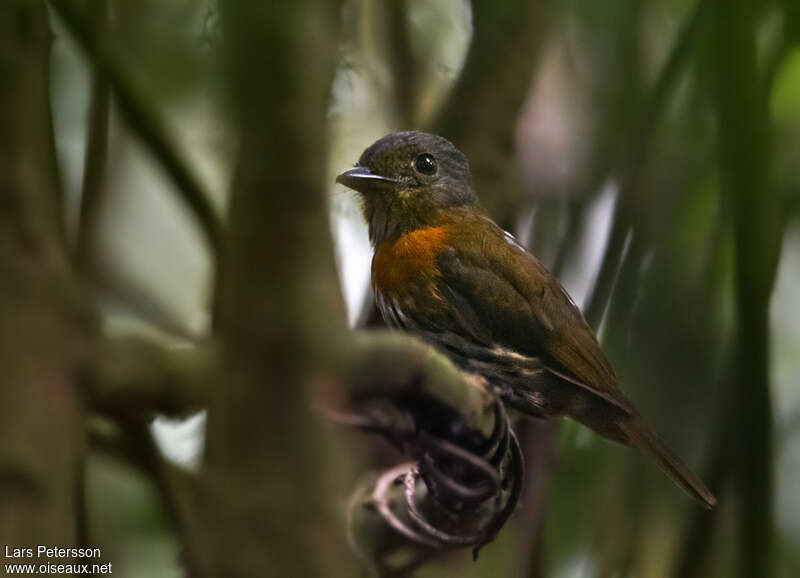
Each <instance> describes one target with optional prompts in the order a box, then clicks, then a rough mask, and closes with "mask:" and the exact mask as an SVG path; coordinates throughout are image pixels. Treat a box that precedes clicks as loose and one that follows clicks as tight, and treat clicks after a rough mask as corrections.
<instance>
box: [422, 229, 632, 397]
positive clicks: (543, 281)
mask: <svg viewBox="0 0 800 578" xmlns="http://www.w3.org/2000/svg"><path fill="white" fill-rule="evenodd" d="M458 231H464V232H465V234H460V233H459V232H456V233H455V234H454V236H453V238H452V240H451V243H450V244H449V245H448V247H446V248H445V250H443V251H442V252H441V253H440V255H439V262H438V265H439V272H440V275H439V279H438V284H439V292H440V293H441V294H442V295H443V296H445V298H446V301H447V302H448V303H450V304H451V306H452V307H454V308H456V309H458V310H459V314H452V315H450V316H448V319H449V320H450V324H451V325H452V324H460V323H461V322H465V323H464V326H462V327H455V326H450V327H447V330H449V331H452V332H454V333H457V334H460V335H462V336H465V337H466V336H469V335H471V334H479V335H481V336H483V339H484V340H485V341H490V342H491V345H494V346H498V347H503V348H507V349H510V350H512V351H515V352H518V353H520V354H523V355H528V356H536V357H540V358H542V359H543V360H544V362H545V363H546V364H547V367H548V369H549V370H550V371H551V372H553V373H555V374H557V375H558V376H559V377H561V378H563V379H566V380H567V381H570V382H572V383H574V384H575V385H578V386H580V387H582V388H584V389H587V390H589V391H591V392H592V393H594V394H596V395H599V396H601V397H603V398H605V399H607V400H608V401H610V402H612V403H613V404H614V405H616V406H617V407H619V408H620V409H623V410H625V411H626V412H627V411H630V409H631V408H630V404H629V402H628V401H627V399H626V398H625V395H624V394H623V393H622V392H621V391H620V390H619V388H618V385H617V378H616V375H615V373H614V370H613V369H612V367H611V365H610V363H609V362H608V360H607V359H606V357H605V355H604V354H603V352H602V350H601V349H600V345H599V343H598V342H597V339H596V338H595V335H594V333H593V331H592V329H591V328H590V327H589V325H588V324H587V323H586V321H585V320H584V318H583V315H582V314H581V312H580V310H579V309H578V308H577V307H576V306H575V304H574V303H573V302H572V300H571V299H570V297H569V295H567V293H566V291H564V289H563V288H562V287H561V284H560V283H559V282H558V280H557V279H556V278H555V277H554V276H553V275H552V274H551V273H550V272H549V271H547V269H545V267H544V266H543V265H542V264H541V263H540V262H539V261H538V260H537V259H536V258H535V257H534V256H533V255H531V254H530V253H528V252H527V251H526V250H525V249H524V248H522V247H521V246H520V245H519V244H518V243H517V242H516V241H515V240H514V239H513V237H511V236H510V235H509V234H508V233H506V232H505V231H503V230H502V229H500V228H499V227H497V225H495V224H494V223H493V222H491V221H489V220H488V219H485V218H483V217H476V218H475V221H473V222H471V223H467V224H465V225H464V226H462V227H459V228H458ZM467 233H468V234H467ZM476 233H477V234H476ZM442 321H444V319H443V320H442ZM439 324H440V325H441V322H440V323H439Z"/></svg>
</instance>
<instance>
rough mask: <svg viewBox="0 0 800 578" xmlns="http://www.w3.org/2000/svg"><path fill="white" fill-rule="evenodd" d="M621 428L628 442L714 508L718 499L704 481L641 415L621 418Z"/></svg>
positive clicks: (675, 480)
mask: <svg viewBox="0 0 800 578" xmlns="http://www.w3.org/2000/svg"><path fill="white" fill-rule="evenodd" d="M618 425H619V427H620V429H621V430H622V431H623V432H625V434H627V436H628V440H627V441H628V443H629V444H631V445H632V446H635V447H638V448H639V449H640V450H642V451H643V452H645V453H646V454H648V455H650V456H652V457H653V458H654V459H655V460H656V462H657V463H658V466H659V467H660V468H661V470H662V471H663V472H664V473H665V474H667V476H669V477H670V478H671V479H672V481H674V482H675V483H676V484H677V485H678V486H679V487H680V488H681V489H682V490H683V491H684V492H686V493H687V494H688V495H689V496H690V497H692V498H694V499H696V500H697V501H699V502H700V503H701V504H703V506H705V507H706V508H707V509H711V508H713V507H714V506H715V505H716V503H717V499H716V498H715V497H714V495H713V494H712V493H711V492H710V491H709V490H708V488H707V487H706V486H705V484H704V483H703V481H702V480H701V479H700V478H699V477H697V475H696V474H695V473H694V472H693V471H692V470H690V469H689V467H688V466H687V465H686V464H684V463H683V461H682V460H681V459H680V458H679V457H678V456H676V455H675V454H674V453H673V452H672V450H670V449H669V448H668V447H667V445H666V444H665V443H664V442H663V441H661V438H659V437H658V435H657V434H656V433H655V432H654V431H653V430H651V429H650V427H649V426H648V425H647V424H646V423H644V421H643V420H642V419H641V418H640V417H638V416H637V417H633V418H631V419H628V420H621V423H619V424H618Z"/></svg>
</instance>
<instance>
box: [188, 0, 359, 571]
mask: <svg viewBox="0 0 800 578" xmlns="http://www.w3.org/2000/svg"><path fill="white" fill-rule="evenodd" d="M336 8H337V3H336V2H329V1H325V0H300V1H294V2H287V3H281V4H278V3H262V2H247V3H245V2H238V1H235V0H232V1H230V2H223V3H221V16H222V21H223V23H224V25H225V26H226V28H225V31H224V33H225V35H226V40H227V41H228V43H229V44H228V46H227V49H228V65H229V74H230V75H231V76H230V79H231V84H232V88H233V94H232V97H233V101H234V103H235V104H236V110H237V111H238V113H239V118H238V120H239V125H240V127H241V142H240V159H239V165H238V168H237V171H236V175H235V181H234V187H233V192H232V199H231V207H230V228H229V230H230V235H229V238H228V245H227V250H226V252H225V259H224V260H223V263H222V267H221V270H220V275H221V277H220V281H219V285H218V292H219V293H218V299H217V306H216V314H217V322H218V327H219V331H220V335H221V338H222V342H223V346H222V347H223V351H222V354H223V355H222V359H223V361H222V372H221V374H220V375H219V379H218V380H217V382H216V383H215V385H214V387H213V392H212V397H211V401H210V406H209V424H208V439H207V467H206V469H205V471H204V472H203V479H204V481H205V490H206V491H207V494H206V497H207V498H208V501H207V502H206V504H205V507H206V512H207V515H208V516H209V518H208V519H207V520H206V521H205V524H204V525H205V526H206V527H207V528H208V534H207V535H206V536H205V538H204V539H205V543H204V547H203V548H202V551H203V553H204V554H206V559H205V560H203V564H202V565H203V567H204V573H205V574H206V575H208V576H243V575H250V576H269V575H275V573H276V572H277V573H278V574H280V575H281V576H302V577H307V576H325V575H335V576H339V575H342V574H341V567H336V566H331V565H330V564H327V565H326V564H323V563H322V562H321V558H322V557H323V556H324V551H326V550H327V549H328V548H336V549H346V546H345V545H344V540H343V539H342V538H341V528H340V527H332V526H329V525H328V521H327V514H328V512H327V511H326V508H327V507H328V506H327V505H326V503H327V498H328V496H327V495H326V493H325V491H326V480H325V471H326V468H325V465H324V463H323V461H322V455H323V453H322V452H321V451H320V449H321V445H322V435H321V431H320V418H319V416H318V415H313V414H312V412H311V393H312V387H313V384H315V383H317V384H318V383H320V382H322V381H324V380H326V379H330V369H331V361H333V360H334V359H335V358H336V355H337V353H338V350H337V344H340V343H342V342H343V339H346V338H347V336H346V333H345V332H346V327H345V321H344V320H345V317H344V312H343V306H342V300H341V296H340V294H339V288H338V282H337V277H336V272H335V266H334V260H333V254H332V251H331V250H330V248H331V247H332V244H331V239H330V227H329V223H328V216H327V215H328V214H327V208H326V202H325V195H324V191H325V182H324V176H325V168H326V159H327V154H326V151H327V144H326V134H325V126H326V114H327V103H328V95H329V87H330V81H331V79H332V76H333V67H334V58H333V57H334V56H335V54H336V44H335V32H336V29H337V10H336ZM329 485H330V484H327V486H329Z"/></svg>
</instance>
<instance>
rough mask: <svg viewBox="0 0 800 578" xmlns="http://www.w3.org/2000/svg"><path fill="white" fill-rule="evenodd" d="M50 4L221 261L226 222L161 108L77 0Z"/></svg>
mask: <svg viewBox="0 0 800 578" xmlns="http://www.w3.org/2000/svg"><path fill="white" fill-rule="evenodd" d="M50 4H51V6H52V7H53V8H54V10H55V12H56V14H58V16H59V17H60V18H61V20H62V21H63V22H64V24H65V26H66V27H67V29H68V30H69V32H70V33H71V34H72V35H73V37H74V38H75V40H76V41H77V42H78V44H79V45H80V46H81V48H83V50H84V51H85V52H86V54H87V56H88V57H89V59H90V60H91V62H92V64H93V65H94V67H95V70H96V72H97V74H99V75H100V76H101V77H102V78H104V79H105V80H106V81H107V82H108V84H109V86H110V87H111V89H112V90H113V92H114V97H115V103H116V104H117V107H118V109H119V112H120V114H121V115H122V117H123V118H124V119H125V121H126V122H127V124H128V126H129V127H130V128H131V129H132V130H133V131H135V132H136V133H137V134H138V135H139V136H140V137H141V139H142V141H143V142H144V143H145V144H146V145H147V146H148V147H149V148H150V149H151V150H152V152H153V156H154V158H155V159H157V160H158V162H160V163H161V165H162V166H163V167H164V169H165V171H166V173H167V175H169V177H170V178H171V179H172V181H173V183H174V184H175V187H176V190H177V192H178V193H179V194H180V197H181V199H182V201H183V202H184V203H185V204H186V205H187V207H188V208H189V209H190V210H191V212H192V214H193V215H194V216H195V217H196V218H197V221H198V223H199V224H200V227H201V229H202V231H203V233H204V234H205V237H206V240H207V241H208V244H209V248H210V251H211V253H212V255H213V256H214V260H215V262H217V258H218V257H219V253H220V251H221V243H222V239H223V232H224V226H223V223H222V221H221V219H220V217H219V215H217V212H216V210H215V209H214V207H213V206H212V205H211V203H210V201H209V195H208V193H206V191H205V190H204V187H203V185H202V183H201V182H200V180H199V179H198V178H197V177H196V176H195V175H194V173H192V171H191V170H190V169H189V165H188V163H187V162H186V159H185V158H184V154H183V152H182V151H181V150H180V148H179V147H178V146H177V145H176V142H175V138H174V137H173V135H172V134H170V132H169V130H168V129H167V126H166V124H165V123H164V122H162V120H161V119H159V118H158V114H157V112H156V111H155V110H153V108H152V106H151V105H150V103H148V102H147V100H146V99H145V98H144V97H143V96H142V94H141V93H140V91H138V90H137V89H136V87H135V86H134V84H133V82H132V81H131V79H130V78H129V77H128V76H127V75H126V74H125V70H124V68H123V66H122V64H121V62H120V58H119V57H118V56H117V53H116V49H115V48H114V47H113V45H112V44H111V43H110V42H107V41H106V39H104V38H101V37H98V36H97V35H96V34H94V33H93V31H92V27H91V26H90V25H89V23H88V22H87V18H86V16H85V15H82V14H81V11H80V10H79V9H78V8H77V7H76V6H75V3H74V1H73V0H51V2H50Z"/></svg>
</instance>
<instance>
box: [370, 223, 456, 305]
mask: <svg viewBox="0 0 800 578" xmlns="http://www.w3.org/2000/svg"><path fill="white" fill-rule="evenodd" d="M447 239H448V229H447V227H426V228H424V229H417V230H416V231H411V232H410V233H406V234H405V235H402V236H401V237H400V238H398V239H397V240H394V241H383V242H382V243H381V244H379V245H378V246H377V247H376V248H375V256H374V257H373V258H372V286H373V288H374V289H375V290H376V291H380V292H381V293H383V294H385V295H398V294H401V293H403V291H404V290H410V289H411V287H413V286H415V285H419V284H420V283H424V282H426V281H428V282H429V281H433V280H435V279H436V277H438V275H439V269H438V267H437V264H436V259H437V256H438V254H439V252H440V251H441V250H442V248H443V247H444V245H445V243H446V242H447Z"/></svg>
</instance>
